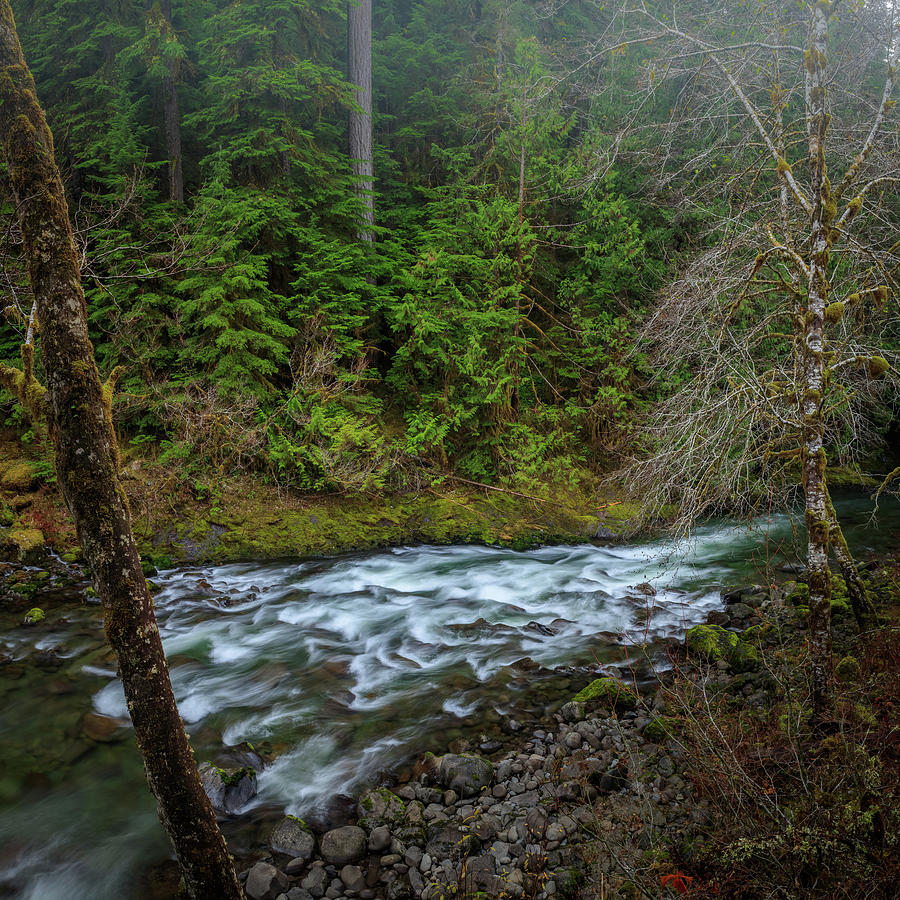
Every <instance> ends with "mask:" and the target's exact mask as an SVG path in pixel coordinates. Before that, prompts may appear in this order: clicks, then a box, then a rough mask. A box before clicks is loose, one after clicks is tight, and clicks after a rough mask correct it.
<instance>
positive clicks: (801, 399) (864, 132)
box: [622, 0, 900, 721]
mask: <svg viewBox="0 0 900 900" xmlns="http://www.w3.org/2000/svg"><path fill="white" fill-rule="evenodd" d="M872 7H875V8H874V9H873V8H872ZM838 12H840V13H841V17H840V18H839V17H838V15H837V14H838ZM736 15H740V13H739V12H738V11H737V10H736V8H735V6H734V4H728V5H727V6H726V5H721V6H718V5H717V6H715V7H712V6H709V5H704V6H703V7H702V8H700V7H698V6H693V7H687V8H685V7H682V6H680V5H678V4H675V5H667V6H666V8H665V10H662V9H661V7H660V5H654V6H651V4H649V3H646V2H642V3H640V4H639V5H638V6H637V7H633V8H631V9H629V10H627V11H626V12H625V14H624V15H623V19H622V21H623V22H627V23H628V26H627V27H629V29H631V30H630V31H629V32H628V33H627V37H628V42H632V41H634V40H636V39H639V40H641V41H648V40H649V41H652V42H653V45H654V46H655V47H656V48H657V50H656V51H655V54H656V55H655V56H654V57H653V59H652V60H651V61H650V62H649V64H648V66H647V71H648V73H649V75H650V78H649V79H648V81H647V83H646V86H645V92H646V94H650V95H655V96H656V99H658V98H659V97H660V96H661V95H662V93H663V92H664V91H665V92H666V100H668V101H669V102H671V104H672V106H671V114H670V121H669V124H668V127H663V128H659V129H658V133H659V134H660V135H662V137H663V140H661V141H658V142H657V143H656V144H655V145H654V146H655V149H656V151H657V155H656V156H655V157H652V159H653V162H654V164H655V165H656V167H657V175H658V184H659V185H660V188H661V189H670V188H671V186H672V185H675V184H678V183H679V182H680V183H681V184H682V185H683V184H684V181H685V180H686V179H690V180H692V181H694V182H695V185H697V186H698V187H696V188H695V189H694V190H693V191H685V201H686V202H693V203H695V204H697V205H698V206H701V207H702V209H703V212H704V213H705V214H707V215H708V216H709V215H717V216H718V221H717V223H716V231H717V243H716V244H715V246H713V247H712V248H710V249H708V250H706V251H705V252H703V253H702V254H701V255H700V257H699V259H698V260H697V261H695V263H694V264H693V265H692V266H690V267H689V268H688V270H687V271H686V272H685V273H684V275H683V276H682V277H681V278H680V279H679V280H678V281H677V282H676V283H675V285H674V286H673V287H672V289H671V290H669V292H668V293H667V295H666V296H665V297H664V298H663V302H662V304H661V306H660V308H659V309H658V311H657V313H656V316H655V317H654V319H653V320H652V321H651V323H650V325H649V327H648V335H650V336H654V337H655V338H657V339H658V340H659V341H660V344H659V346H660V347H664V348H665V351H664V352H665V354H666V367H667V369H668V370H669V371H671V368H672V365H673V362H674V361H675V360H676V359H678V358H679V356H678V353H679V350H680V351H681V352H682V355H681V356H680V359H681V361H683V362H685V363H687V364H688V367H689V368H690V369H691V370H692V371H694V372H695V373H696V377H695V378H694V379H693V380H692V382H691V384H690V385H689V386H688V388H687V389H685V390H683V391H681V392H678V393H676V395H675V397H674V398H673V400H672V401H671V402H669V403H667V404H665V405H664V406H663V407H662V408H661V409H659V410H658V411H657V414H656V417H655V419H654V421H653V424H652V429H653V431H654V433H655V435H656V446H657V452H656V453H655V454H652V455H651V456H650V457H649V458H647V459H644V460H639V461H637V462H635V463H634V464H633V465H632V466H631V468H630V470H629V472H628V475H629V476H630V477H631V478H633V479H634V480H635V481H636V483H637V484H638V485H640V486H642V487H643V489H644V490H649V489H651V488H652V489H654V490H655V492H656V494H655V496H656V497H657V498H658V499H659V500H661V501H666V500H669V501H671V500H676V501H678V502H680V503H682V504H683V509H684V511H685V516H686V520H688V519H690V518H691V517H693V516H695V515H697V514H699V513H705V512H710V511H711V510H713V509H716V508H719V509H721V508H725V507H730V508H734V507H736V506H742V505H743V506H744V507H747V508H752V507H754V506H758V505H759V502H760V500H762V499H763V497H764V495H765V494H766V493H769V491H768V490H767V488H771V487H772V479H773V478H774V477H775V476H776V475H777V474H778V472H779V470H780V471H781V472H783V470H784V468H785V467H786V466H788V465H790V464H793V465H797V464H799V470H800V477H801V485H802V490H803V494H804V497H805V518H806V528H807V534H808V546H807V557H808V581H809V592H810V614H809V629H810V650H811V654H810V655H811V660H812V687H813V705H814V715H815V717H816V719H817V720H818V721H822V720H823V718H825V717H826V716H827V713H828V710H829V708H830V703H831V688H830V685H831V639H830V610H831V604H830V598H831V573H830V567H829V561H828V559H829V550H830V549H832V550H834V551H835V553H836V556H837V558H838V561H839V564H840V566H841V568H842V569H843V570H844V573H845V576H846V579H847V582H848V587H849V588H850V592H851V598H852V599H853V601H854V607H855V610H856V612H857V616H858V618H860V620H861V621H866V620H867V619H868V617H869V616H870V615H871V605H870V603H869V601H868V598H867V596H866V595H865V591H864V588H863V585H862V582H861V580H860V579H859V577H858V573H856V570H855V566H854V565H853V560H852V557H851V556H850V553H849V550H848V548H847V544H846V541H845V540H844V539H843V535H842V533H841V531H840V525H839V523H838V521H837V517H836V516H835V514H834V508H833V506H832V503H831V499H830V497H829V493H828V487H827V480H826V476H827V462H828V461H827V456H826V446H828V445H829V438H830V437H833V436H834V435H836V434H837V433H838V432H839V431H840V425H842V424H843V425H845V426H849V427H848V430H850V431H851V432H852V431H853V430H857V431H858V430H859V429H860V428H863V427H865V415H864V413H865V407H864V403H863V401H864V400H865V399H866V398H867V397H872V396H873V394H875V393H876V392H877V383H876V380H877V379H878V378H880V377H881V376H884V375H886V374H888V373H892V372H893V371H894V370H893V368H892V366H891V364H890V362H889V361H888V360H887V359H885V357H884V356H883V355H881V353H879V352H878V350H877V349H876V348H874V347H872V346H871V345H870V344H869V343H867V340H866V338H865V337H864V335H865V334H866V331H867V329H866V328H864V327H863V326H866V325H869V324H870V320H871V318H872V315H873V311H874V310H875V308H876V307H877V306H878V305H883V304H884V303H885V302H886V301H887V299H888V297H889V295H890V293H891V291H892V290H894V289H895V288H896V286H897V285H896V276H895V272H896V258H897V249H898V247H897V245H896V243H895V241H896V235H895V234H894V225H893V220H892V219H891V212H892V211H891V209H890V205H891V203H892V202H893V201H892V198H891V194H890V190H891V188H892V186H893V185H894V184H895V183H896V182H897V180H898V177H900V163H898V154H897V139H896V126H894V128H893V130H891V129H889V128H888V122H889V119H890V116H891V111H892V109H893V106H894V100H893V99H892V95H893V94H894V92H895V87H896V80H897V66H898V63H900V58H898V49H900V41H898V38H900V32H898V21H897V11H896V10H895V9H894V8H893V5H892V4H882V5H878V4H872V5H870V8H868V9H863V10H862V11H860V9H859V7H858V6H851V5H850V4H844V5H842V4H841V3H840V0H836V2H829V0H820V2H816V3H809V4H807V5H806V6H805V7H801V8H800V9H799V18H796V17H797V16H798V9H797V8H796V7H793V6H791V7H790V8H786V7H785V6H783V5H780V4H774V3H763V4H759V5H757V6H756V7H754V9H753V11H751V12H750V13H748V15H750V16H753V18H751V19H749V20H746V19H745V20H741V21H740V29H741V30H740V33H738V32H737V31H736V29H735V27H734V23H735V17H736ZM636 28H637V29H639V30H637V31H635V29H636ZM838 33H840V40H838V39H837V37H836V35H837V34H838ZM623 34H624V32H623ZM625 44H626V41H625V39H624V38H623V42H622V46H625ZM875 69H880V71H881V79H880V82H879V84H878V89H877V91H876V92H874V94H872V93H871V92H870V91H869V90H868V85H869V83H870V82H871V79H872V75H873V71H874V70H875ZM641 102H643V103H645V102H647V100H646V95H645V97H644V98H642V100H641ZM701 136H702V137H701ZM698 138H700V140H698ZM698 145H699V147H700V149H699V150H695V151H694V152H691V150H690V148H692V147H697V146H698ZM726 145H727V146H728V155H727V158H728V159H729V163H728V165H727V166H724V167H723V169H724V170H727V171H725V172H724V174H723V175H722V176H721V177H718V176H716V175H715V174H714V173H713V172H712V169H711V167H712V166H713V165H715V164H717V162H718V161H721V160H722V159H723V157H724V148H725V146H726ZM751 251H752V252H751ZM737 323H739V324H740V328H736V327H734V326H735V325H736V324H737ZM869 333H871V329H869ZM679 345H680V346H679ZM831 443H834V441H832V442H831ZM754 486H755V489H756V493H755V495H754V494H753V491H754ZM760 486H762V490H760Z"/></svg>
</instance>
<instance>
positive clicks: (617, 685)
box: [572, 678, 639, 711]
mask: <svg viewBox="0 0 900 900" xmlns="http://www.w3.org/2000/svg"><path fill="white" fill-rule="evenodd" d="M638 699H639V698H638V696H637V694H635V693H634V691H633V690H632V689H631V688H630V687H628V685H627V684H624V683H623V682H621V681H619V680H618V679H617V678H597V679H595V680H594V681H592V682H591V683H590V684H589V685H588V686H587V687H585V688H583V689H582V690H580V691H579V692H578V693H577V694H576V695H575V696H574V697H573V698H572V701H573V702H574V703H585V704H593V705H597V706H605V707H607V708H609V709H616V710H619V711H624V710H629V709H634V708H635V707H636V706H637V704H638Z"/></svg>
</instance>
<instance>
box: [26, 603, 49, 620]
mask: <svg viewBox="0 0 900 900" xmlns="http://www.w3.org/2000/svg"><path fill="white" fill-rule="evenodd" d="M45 618H46V617H45V616H44V611H43V610H42V609H41V608H40V607H39V606H35V607H34V608H33V609H29V610H28V612H27V613H25V619H24V622H23V624H24V625H37V624H38V622H43V621H44V619H45Z"/></svg>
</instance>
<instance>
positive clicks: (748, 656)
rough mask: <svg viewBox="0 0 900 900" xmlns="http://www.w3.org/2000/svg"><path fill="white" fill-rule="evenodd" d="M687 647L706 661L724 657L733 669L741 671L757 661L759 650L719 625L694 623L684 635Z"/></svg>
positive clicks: (751, 666)
mask: <svg viewBox="0 0 900 900" xmlns="http://www.w3.org/2000/svg"><path fill="white" fill-rule="evenodd" d="M685 641H686V643H687V648H688V651H689V652H690V653H694V654H696V655H698V656H700V657H702V658H703V659H705V660H707V661H708V662H718V661H719V660H721V659H724V660H725V661H726V662H727V663H728V664H729V665H730V666H731V667H732V668H733V669H734V670H735V671H737V672H743V671H746V670H747V669H752V668H754V667H755V666H756V665H757V664H758V663H759V651H758V650H757V649H756V647H754V646H753V644H751V643H750V642H749V641H744V640H741V638H740V637H739V636H738V635H737V634H735V633H734V632H733V631H726V630H725V629H724V628H723V627H722V626H721V625H695V626H694V627H693V628H691V629H690V631H688V633H687V635H686V636H685Z"/></svg>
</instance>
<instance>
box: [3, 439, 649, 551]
mask: <svg viewBox="0 0 900 900" xmlns="http://www.w3.org/2000/svg"><path fill="white" fill-rule="evenodd" d="M123 484H124V487H125V490H126V492H127V494H128V497H129V502H130V504H131V511H132V518H133V527H134V531H135V536H136V538H137V540H138V544H139V547H140V550H141V553H142V555H143V556H144V558H145V559H146V560H147V561H148V564H149V567H153V566H158V567H159V568H168V567H170V566H172V565H179V564H185V563H192V564H208V563H226V562H234V561H239V560H246V559H259V560H262V559H278V558H289V557H303V556H312V555H322V554H333V553H342V552H348V551H356V550H367V549H371V548H375V547H389V546H402V545H410V544H468V543H480V544H492V545H496V546H503V547H511V548H515V549H520V550H524V549H527V548H530V547H536V546H540V545H544V544H554V543H555V544H559V543H580V542H585V541H591V540H602V541H614V540H621V539H623V538H625V537H627V536H630V535H633V534H634V533H635V531H636V528H637V521H638V518H639V514H640V509H639V507H638V506H636V505H635V503H634V502H633V501H630V500H627V499H625V498H623V497H622V496H621V495H618V494H617V493H616V492H615V491H611V490H610V488H609V487H608V486H607V487H603V488H601V486H600V485H599V482H596V481H594V482H592V483H581V484H580V485H578V486H575V487H572V486H562V485H540V484H535V485H533V486H532V487H530V488H528V489H525V490H521V491H514V490H507V489H498V488H495V487H489V486H478V485H473V484H466V483H464V482H463V481H461V480H459V479H455V480H454V479H452V478H448V479H447V480H446V481H444V482H443V483H442V484H440V485H436V486H428V487H423V489H422V490H421V491H419V492H414V493H408V494H379V495H366V494H359V495H339V496H338V495H321V494H315V495H301V494H297V493H293V492H290V491H287V490H282V489H280V488H279V487H278V486H277V485H273V484H269V483H266V482H265V481H263V480H261V479H258V478H250V477H247V476H225V475H221V476H213V475H209V476H205V477H203V478H196V477H191V478H185V477H184V475H183V473H180V472H179V471H178V470H177V469H175V468H173V467H172V466H167V465H162V464H159V463H156V462H153V461H150V460H146V459H141V458H137V459H131V460H130V461H128V462H127V463H126V465H125V467H124V469H123ZM48 545H49V546H50V547H52V548H53V549H54V550H55V551H57V552H58V553H59V554H60V555H63V556H66V555H67V554H70V555H71V556H70V558H71V559H73V560H74V559H77V558H78V548H77V542H76V540H75V534H74V530H73V528H72V525H71V523H70V521H69V517H68V513H67V511H66V510H65V507H64V505H63V503H62V501H61V499H60V497H59V495H58V492H57V491H56V489H55V485H54V483H53V476H52V472H51V471H50V469H49V468H48V466H47V464H46V462H43V461H41V460H39V459H34V458H31V457H29V456H28V455H27V453H26V450H25V448H23V447H22V445H21V444H19V443H18V442H16V441H13V440H6V441H3V442H0V551H3V552H5V554H6V557H7V559H9V560H10V561H22V562H28V561H32V560H34V561H36V560H38V559H42V558H44V557H43V556H42V551H43V550H44V549H45V548H46V547H47V546H48Z"/></svg>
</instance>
